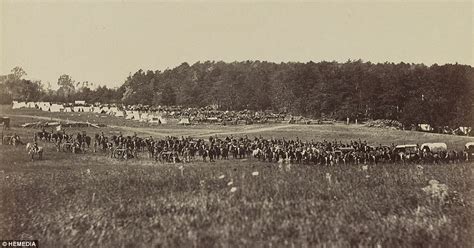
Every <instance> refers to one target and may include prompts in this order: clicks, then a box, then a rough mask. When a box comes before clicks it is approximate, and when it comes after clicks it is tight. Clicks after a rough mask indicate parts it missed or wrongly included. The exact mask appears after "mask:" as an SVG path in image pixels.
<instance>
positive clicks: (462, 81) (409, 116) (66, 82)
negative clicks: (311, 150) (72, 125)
mask: <svg viewBox="0 0 474 248" xmlns="http://www.w3.org/2000/svg"><path fill="white" fill-rule="evenodd" d="M18 70H21V68H15V69H14V70H13V71H12V74H11V75H7V76H4V77H3V78H2V81H1V84H0V94H1V95H0V98H1V99H2V101H3V102H8V101H11V100H12V99H18V100H47V101H69V102H70V101H72V100H86V101H87V102H102V103H123V104H127V105H133V104H145V105H182V106H190V107H199V106H207V105H216V106H218V107H219V108H220V109H223V110H243V109H251V110H273V111H276V112H287V113H291V114H295V115H303V116H307V117H313V118H335V119H340V120H342V119H344V120H345V119H346V118H347V117H349V118H351V119H359V120H362V119H393V120H399V121H401V122H402V123H403V124H405V125H411V124H419V123H427V124H431V126H433V127H441V126H451V127H457V126H473V123H474V101H473V100H474V69H473V68H472V67H471V66H468V65H459V64H446V65H436V64H435V65H432V66H429V67H428V66H425V65H423V64H406V63H399V64H394V63H383V64H380V63H379V64H373V63H370V62H362V61H348V62H346V63H337V62H319V63H314V62H308V63H280V64H276V63H270V62H260V61H245V62H233V63H225V62H198V63H195V64H193V65H191V66H190V65H189V64H187V63H183V64H181V65H180V66H178V67H175V68H173V69H168V70H165V71H146V72H145V71H142V70H139V71H137V72H136V73H134V74H133V75H130V76H128V77H127V79H126V80H125V82H124V84H123V85H122V86H120V87H119V88H117V89H109V88H106V87H99V88H97V89H94V90H91V89H90V87H89V84H88V83H87V82H82V83H75V82H74V81H73V80H72V79H71V78H70V77H69V76H68V75H62V76H61V77H60V78H59V79H58V85H59V87H60V88H59V89H58V90H56V91H51V90H48V89H45V87H41V83H38V82H30V81H28V80H25V79H22V75H21V73H20V72H22V71H20V72H18ZM23 73H24V72H23ZM35 85H36V86H35Z"/></svg>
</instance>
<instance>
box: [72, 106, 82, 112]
mask: <svg viewBox="0 0 474 248" xmlns="http://www.w3.org/2000/svg"><path fill="white" fill-rule="evenodd" d="M73 109H74V112H84V107H82V106H74V107H73Z"/></svg>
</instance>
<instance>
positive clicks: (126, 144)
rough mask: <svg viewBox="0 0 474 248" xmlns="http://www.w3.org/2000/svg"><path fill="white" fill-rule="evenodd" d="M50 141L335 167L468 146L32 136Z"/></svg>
mask: <svg viewBox="0 0 474 248" xmlns="http://www.w3.org/2000/svg"><path fill="white" fill-rule="evenodd" d="M38 139H42V140H49V141H51V142H54V143H55V144H56V148H57V151H65V152H73V153H83V152H101V153H104V154H107V156H110V157H111V158H117V159H132V158H143V157H147V158H149V159H154V160H156V161H160V162H171V163H179V162H185V163H189V162H193V161H209V162H214V161H216V160H227V159H257V160H259V161H265V162H275V163H276V162H280V163H281V162H283V163H294V164H313V165H338V164H378V163H420V162H426V163H450V162H451V163H452V162H461V161H467V160H469V159H472V158H469V153H468V152H467V150H462V151H456V150H442V151H430V150H427V149H420V148H419V147H418V148H417V149H411V150H405V149H401V148H400V147H399V146H397V145H396V144H393V143H392V144H390V145H381V144H378V145H375V146H373V145H370V144H368V143H367V141H361V140H351V141H349V142H342V141H337V140H333V141H329V140H322V141H314V140H311V141H306V140H301V139H300V138H298V137H296V139H285V138H282V139H276V138H270V139H265V138H263V137H262V136H259V137H254V138H249V137H248V136H244V137H234V136H232V135H231V136H228V137H225V138H219V137H214V136H211V137H209V138H208V139H202V138H192V137H171V136H170V137H165V138H153V137H151V136H150V137H139V136H137V134H134V135H132V136H124V135H122V134H121V133H120V134H118V135H112V136H106V135H105V134H104V133H97V134H95V135H94V136H93V137H90V136H88V135H86V133H85V132H78V133H76V134H73V135H69V134H66V133H65V132H51V133H49V132H46V131H45V130H42V131H41V132H38V133H36V134H35V143H36V140H38Z"/></svg>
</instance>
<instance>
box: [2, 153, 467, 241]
mask: <svg viewBox="0 0 474 248" xmlns="http://www.w3.org/2000/svg"><path fill="white" fill-rule="evenodd" d="M20 149H21V150H20ZM22 152H24V151H23V150H22V148H13V147H10V146H1V151H0V155H1V157H0V161H2V164H1V166H0V187H1V193H0V194H1V201H0V214H1V215H0V222H1V224H0V233H1V236H2V238H7V239H8V238H34V239H39V240H40V244H41V245H42V246H43V247H61V246H73V247H76V246H80V247H84V246H86V247H87V246H96V245H99V244H100V245H101V246H105V247H136V246H138V247H149V246H150V245H152V246H163V247H170V246H181V247H191V246H198V247H213V246H252V247H254V246H257V247H259V246H270V245H271V246H291V245H294V246H297V247H300V246H314V245H331V246H344V247H346V246H354V245H355V246H357V245H362V246H376V245H382V246H390V247H399V246H436V247H469V246H470V244H472V239H471V235H472V230H473V228H472V224H471V223H472V220H473V218H472V214H473V211H472V210H473V209H472V193H473V191H472V189H473V185H472V183H473V180H472V179H473V177H472V164H449V165H425V166H424V168H422V169H421V168H418V169H416V168H415V166H401V165H380V166H377V167H369V168H368V170H367V171H364V170H362V169H361V167H355V166H351V167H331V168H327V167H319V166H317V167H312V166H298V165H292V166H291V167H288V166H282V167H281V168H279V166H278V164H268V163H259V162H257V161H249V160H247V161H233V160H231V161H219V162H216V163H214V164H205V163H196V164H189V165H184V166H183V169H182V170H180V169H179V167H178V166H176V165H156V164H153V163H152V162H149V161H147V162H143V161H130V162H117V161H115V160H110V159H107V158H105V157H103V156H98V155H69V154H64V153H51V154H50V155H49V157H48V158H47V160H45V161H39V162H38V161H36V162H30V161H28V159H27V158H26V157H25V156H24V154H22ZM255 171H258V172H259V175H258V176H253V175H252V172H255ZM222 175H223V176H224V178H222ZM431 179H436V180H438V181H439V182H440V183H443V184H446V185H447V186H448V194H449V195H448V198H446V199H444V200H440V199H436V198H432V197H430V196H429V195H427V194H425V192H423V191H422V190H421V188H423V187H425V186H427V185H428V181H429V180H431ZM230 181H232V182H233V184H232V185H228V184H229V182H230ZM232 187H236V191H235V192H231V188H232Z"/></svg>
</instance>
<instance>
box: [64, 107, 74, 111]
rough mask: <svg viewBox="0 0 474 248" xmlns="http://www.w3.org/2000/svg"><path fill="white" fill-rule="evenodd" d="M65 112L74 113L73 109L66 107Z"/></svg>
mask: <svg viewBox="0 0 474 248" xmlns="http://www.w3.org/2000/svg"><path fill="white" fill-rule="evenodd" d="M63 112H73V109H72V107H65V108H64V110H63Z"/></svg>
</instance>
